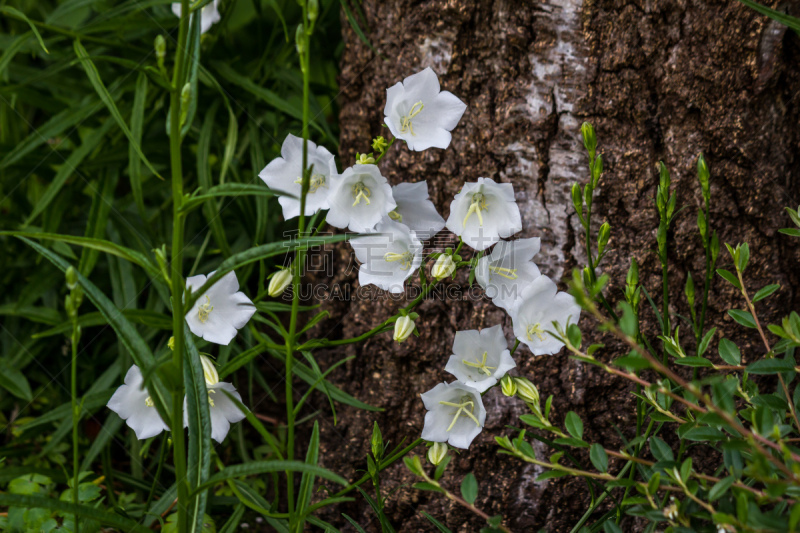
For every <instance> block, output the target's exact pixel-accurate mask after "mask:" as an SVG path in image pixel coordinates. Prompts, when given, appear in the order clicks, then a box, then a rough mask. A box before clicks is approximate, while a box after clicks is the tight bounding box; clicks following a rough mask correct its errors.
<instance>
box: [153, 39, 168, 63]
mask: <svg viewBox="0 0 800 533" xmlns="http://www.w3.org/2000/svg"><path fill="white" fill-rule="evenodd" d="M153 47H154V48H155V50H156V58H157V59H158V68H159V69H162V68H164V58H165V57H167V41H166V39H164V36H163V35H160V34H159V35H157V36H156V40H155V43H154V44H153Z"/></svg>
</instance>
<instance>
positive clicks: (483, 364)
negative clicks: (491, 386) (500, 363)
mask: <svg viewBox="0 0 800 533" xmlns="http://www.w3.org/2000/svg"><path fill="white" fill-rule="evenodd" d="M488 356H489V352H483V359H482V360H481V362H480V363H479V362H477V361H476V362H474V363H473V362H472V361H467V360H466V359H462V360H461V362H462V363H464V364H465V365H467V366H471V367H472V368H477V369H478V371H480V372H483V373H484V374H486V375H487V376H491V375H492V370H495V369H496V368H497V367H496V366H486V358H487V357H488Z"/></svg>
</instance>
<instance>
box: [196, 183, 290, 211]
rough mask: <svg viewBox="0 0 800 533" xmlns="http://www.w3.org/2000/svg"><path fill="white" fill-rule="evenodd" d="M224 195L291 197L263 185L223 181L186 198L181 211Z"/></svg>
mask: <svg viewBox="0 0 800 533" xmlns="http://www.w3.org/2000/svg"><path fill="white" fill-rule="evenodd" d="M225 196H235V197H237V198H238V197H240V196H263V197H266V198H270V197H273V196H288V197H290V198H293V196H292V195H291V194H286V193H283V192H280V191H273V190H272V189H268V188H267V187H266V186H265V185H258V184H249V183H223V184H222V185H216V186H214V187H211V188H209V189H208V190H207V191H206V192H205V193H201V194H197V195H195V196H192V197H191V198H189V199H187V200H186V201H184V202H183V205H181V211H184V212H186V211H191V210H192V209H194V208H196V207H198V206H200V205H202V204H203V203H204V202H206V201H207V200H214V199H216V198H223V197H225Z"/></svg>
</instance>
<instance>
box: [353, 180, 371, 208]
mask: <svg viewBox="0 0 800 533" xmlns="http://www.w3.org/2000/svg"><path fill="white" fill-rule="evenodd" d="M370 196H372V192H371V191H370V190H369V188H368V187H367V186H366V185H364V184H363V183H361V182H360V181H359V182H358V183H356V184H355V185H353V198H355V199H356V200H355V202H353V207H355V206H357V205H358V203H359V202H360V201H361V199H362V198H363V199H364V201H365V202H366V203H367V205H369V204H370V201H369V197H370Z"/></svg>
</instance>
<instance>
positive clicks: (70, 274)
mask: <svg viewBox="0 0 800 533" xmlns="http://www.w3.org/2000/svg"><path fill="white" fill-rule="evenodd" d="M66 278H67V288H68V289H69V290H72V289H74V288H75V287H77V286H78V271H77V270H75V267H73V266H70V267H69V268H68V269H67V272H66Z"/></svg>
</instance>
